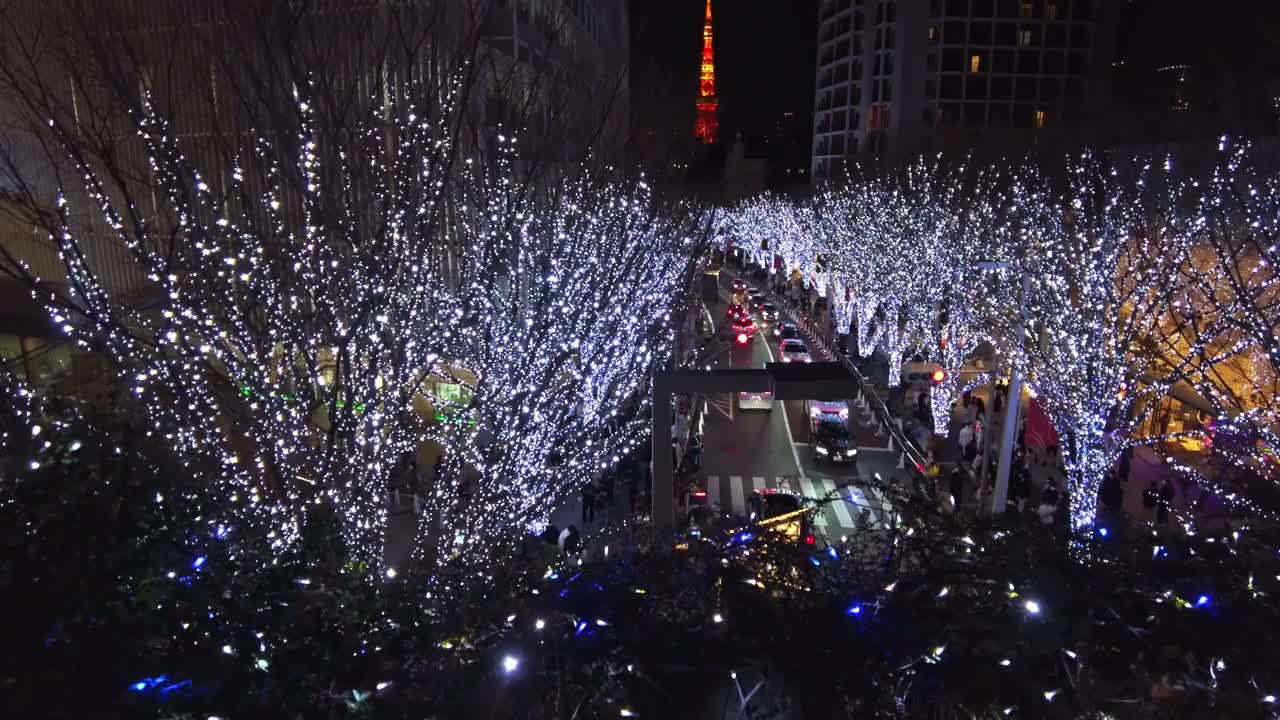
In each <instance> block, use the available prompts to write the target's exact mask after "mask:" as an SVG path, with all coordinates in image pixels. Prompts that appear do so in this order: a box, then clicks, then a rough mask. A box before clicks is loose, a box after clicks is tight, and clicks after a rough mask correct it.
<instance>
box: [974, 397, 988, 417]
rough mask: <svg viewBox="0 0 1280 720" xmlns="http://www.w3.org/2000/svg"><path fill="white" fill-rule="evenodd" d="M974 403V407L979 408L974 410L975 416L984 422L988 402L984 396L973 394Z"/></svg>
mask: <svg viewBox="0 0 1280 720" xmlns="http://www.w3.org/2000/svg"><path fill="white" fill-rule="evenodd" d="M973 404H974V407H976V408H977V409H976V410H975V411H974V417H975V418H976V419H977V420H978V422H982V420H983V419H984V418H985V417H986V416H987V404H986V403H985V402H983V401H982V398H981V397H978V396H977V395H974V396H973Z"/></svg>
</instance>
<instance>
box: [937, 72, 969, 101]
mask: <svg viewBox="0 0 1280 720" xmlns="http://www.w3.org/2000/svg"><path fill="white" fill-rule="evenodd" d="M961 80H962V78H961V76H960V75H943V76H942V97H943V99H946V100H959V99H960V95H961V93H962V92H963V91H964V83H963V82H962V81H961Z"/></svg>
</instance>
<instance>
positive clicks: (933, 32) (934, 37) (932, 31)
mask: <svg viewBox="0 0 1280 720" xmlns="http://www.w3.org/2000/svg"><path fill="white" fill-rule="evenodd" d="M937 42H938V26H937V25H930V26H929V44H930V45H933V44H936V43H937Z"/></svg>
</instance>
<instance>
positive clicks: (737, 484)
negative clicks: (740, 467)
mask: <svg viewBox="0 0 1280 720" xmlns="http://www.w3.org/2000/svg"><path fill="white" fill-rule="evenodd" d="M729 501H730V503H732V504H731V505H730V507H731V508H732V510H733V514H734V515H745V514H746V513H747V501H746V498H744V497H743V495H742V476H741V475H730V476H729Z"/></svg>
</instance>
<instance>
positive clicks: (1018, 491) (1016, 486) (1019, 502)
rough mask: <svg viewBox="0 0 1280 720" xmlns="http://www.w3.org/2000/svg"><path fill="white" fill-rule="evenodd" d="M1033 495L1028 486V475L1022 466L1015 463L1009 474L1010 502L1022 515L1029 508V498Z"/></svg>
mask: <svg viewBox="0 0 1280 720" xmlns="http://www.w3.org/2000/svg"><path fill="white" fill-rule="evenodd" d="M1030 494H1031V488H1030V487H1028V484H1027V474H1026V472H1024V471H1023V469H1022V465H1021V464H1019V463H1017V462H1015V463H1014V464H1013V468H1012V469H1011V471H1010V473H1009V500H1010V501H1011V502H1012V503H1013V504H1014V505H1015V506H1016V507H1017V508H1018V512H1019V513H1021V512H1022V511H1023V510H1025V509H1026V507H1027V497H1028V496H1029V495H1030Z"/></svg>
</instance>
